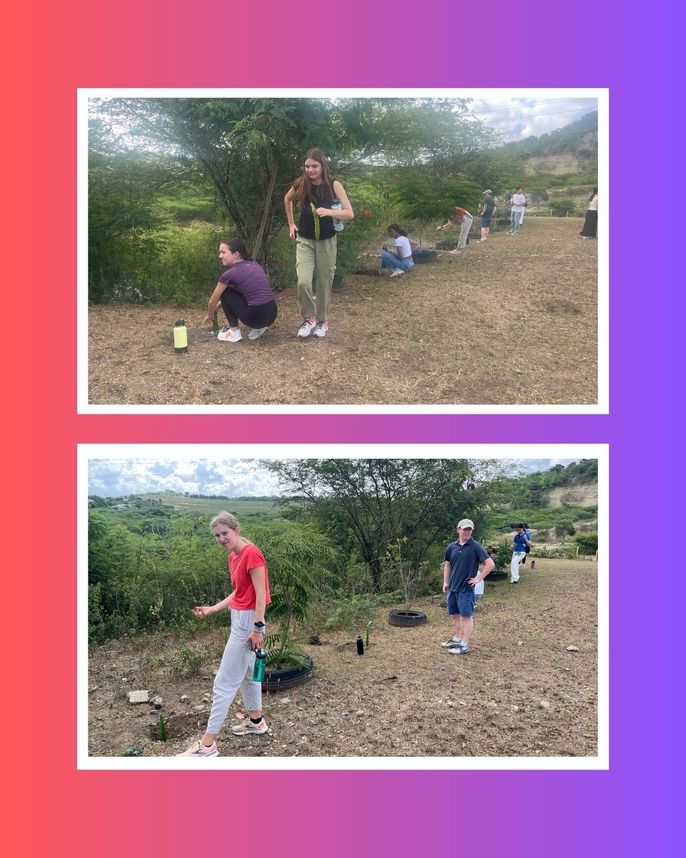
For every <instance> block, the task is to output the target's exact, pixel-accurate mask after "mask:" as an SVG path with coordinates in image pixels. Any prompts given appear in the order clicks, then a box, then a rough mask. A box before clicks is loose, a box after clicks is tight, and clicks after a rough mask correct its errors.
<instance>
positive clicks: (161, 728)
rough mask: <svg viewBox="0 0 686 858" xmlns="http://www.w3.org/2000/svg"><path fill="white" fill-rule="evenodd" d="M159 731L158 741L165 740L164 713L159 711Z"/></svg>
mask: <svg viewBox="0 0 686 858" xmlns="http://www.w3.org/2000/svg"><path fill="white" fill-rule="evenodd" d="M159 731H160V742H166V741H167V725H166V723H165V720H164V715H162V713H160V721H159Z"/></svg>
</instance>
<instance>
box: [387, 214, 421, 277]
mask: <svg viewBox="0 0 686 858" xmlns="http://www.w3.org/2000/svg"><path fill="white" fill-rule="evenodd" d="M388 234H389V235H390V237H391V238H392V239H393V249H392V250H389V248H387V247H383V248H382V249H381V268H382V269H384V268H390V269H391V277H399V276H400V275H401V274H405V273H406V272H408V271H410V270H411V269H412V268H414V259H413V258H412V242H411V241H410V239H409V238H408V237H407V235H406V234H405V231H404V230H402V229H400V227H399V226H398V224H397V223H392V224H391V225H390V226H389V227H388Z"/></svg>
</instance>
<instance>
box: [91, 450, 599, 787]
mask: <svg viewBox="0 0 686 858" xmlns="http://www.w3.org/2000/svg"><path fill="white" fill-rule="evenodd" d="M220 457H223V458H228V459H238V458H240V459H303V458H308V459H317V458H370V457H372V458H389V459H391V458H416V459H421V458H425V459H438V458H448V459H449V458H467V459H479V458H487V459H506V460H507V459H510V460H521V459H540V458H546V459H574V458H578V459H582V458H583V459H597V460H598V547H599V551H598V753H597V756H593V757H590V756H589V757H398V758H396V757H217V758H215V759H213V760H212V766H211V770H212V771H217V770H232V771H244V770H251V771H255V770H269V771H275V770H285V771H302V770H342V771H343V770H398V771H410V770H436V771H438V770H450V771H453V770H465V771H466V770H483V771H485V770H538V771H540V770H607V769H609V666H610V665H609V569H610V558H609V545H610V543H609V446H608V445H607V444H369V445H359V444H357V445H346V444H321V445H307V446H305V445H299V444H287V445H285V444H284V445H277V444H79V445H77V458H78V479H77V516H78V518H77V522H78V552H77V558H78V561H77V562H78V567H77V768H78V769H79V770H125V771H141V770H186V771H197V770H198V766H197V761H196V760H194V759H192V758H188V757H185V758H184V757H132V758H129V757H101V756H89V754H88V471H89V464H90V462H91V461H92V460H97V459H103V458H105V459H108V460H115V459H119V460H127V459H172V460H174V461H184V460H197V459H217V458H220ZM204 766H205V767H206V766H207V764H206V763H205V764H204Z"/></svg>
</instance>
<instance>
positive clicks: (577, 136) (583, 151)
mask: <svg viewBox="0 0 686 858" xmlns="http://www.w3.org/2000/svg"><path fill="white" fill-rule="evenodd" d="M503 149H504V150H505V151H506V152H510V153H512V154H514V155H516V156H518V157H520V158H522V161H523V167H524V173H525V175H527V176H536V175H538V174H540V173H545V174H547V175H554V176H561V175H567V174H569V173H585V172H588V171H589V170H596V168H597V162H598V111H593V112H592V113H587V114H586V115H585V116H582V117H581V119H577V121H576V122H572V123H570V124H569V125H565V126H564V128H559V129H558V130H557V131H552V132H551V133H550V134H543V135H542V136H541V137H528V138H527V139H526V140H519V141H517V142H516V143H508V144H506V145H505V146H504V147H503Z"/></svg>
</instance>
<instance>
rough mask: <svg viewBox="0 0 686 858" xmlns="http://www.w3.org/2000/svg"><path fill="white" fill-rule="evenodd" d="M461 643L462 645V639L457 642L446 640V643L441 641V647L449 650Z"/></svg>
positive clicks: (452, 639)
mask: <svg viewBox="0 0 686 858" xmlns="http://www.w3.org/2000/svg"><path fill="white" fill-rule="evenodd" d="M461 643H462V638H457V640H455V638H448V640H447V641H443V643H442V644H441V646H442V647H445V648H446V649H450V648H451V647H454V646H459V645H460V644H461Z"/></svg>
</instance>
